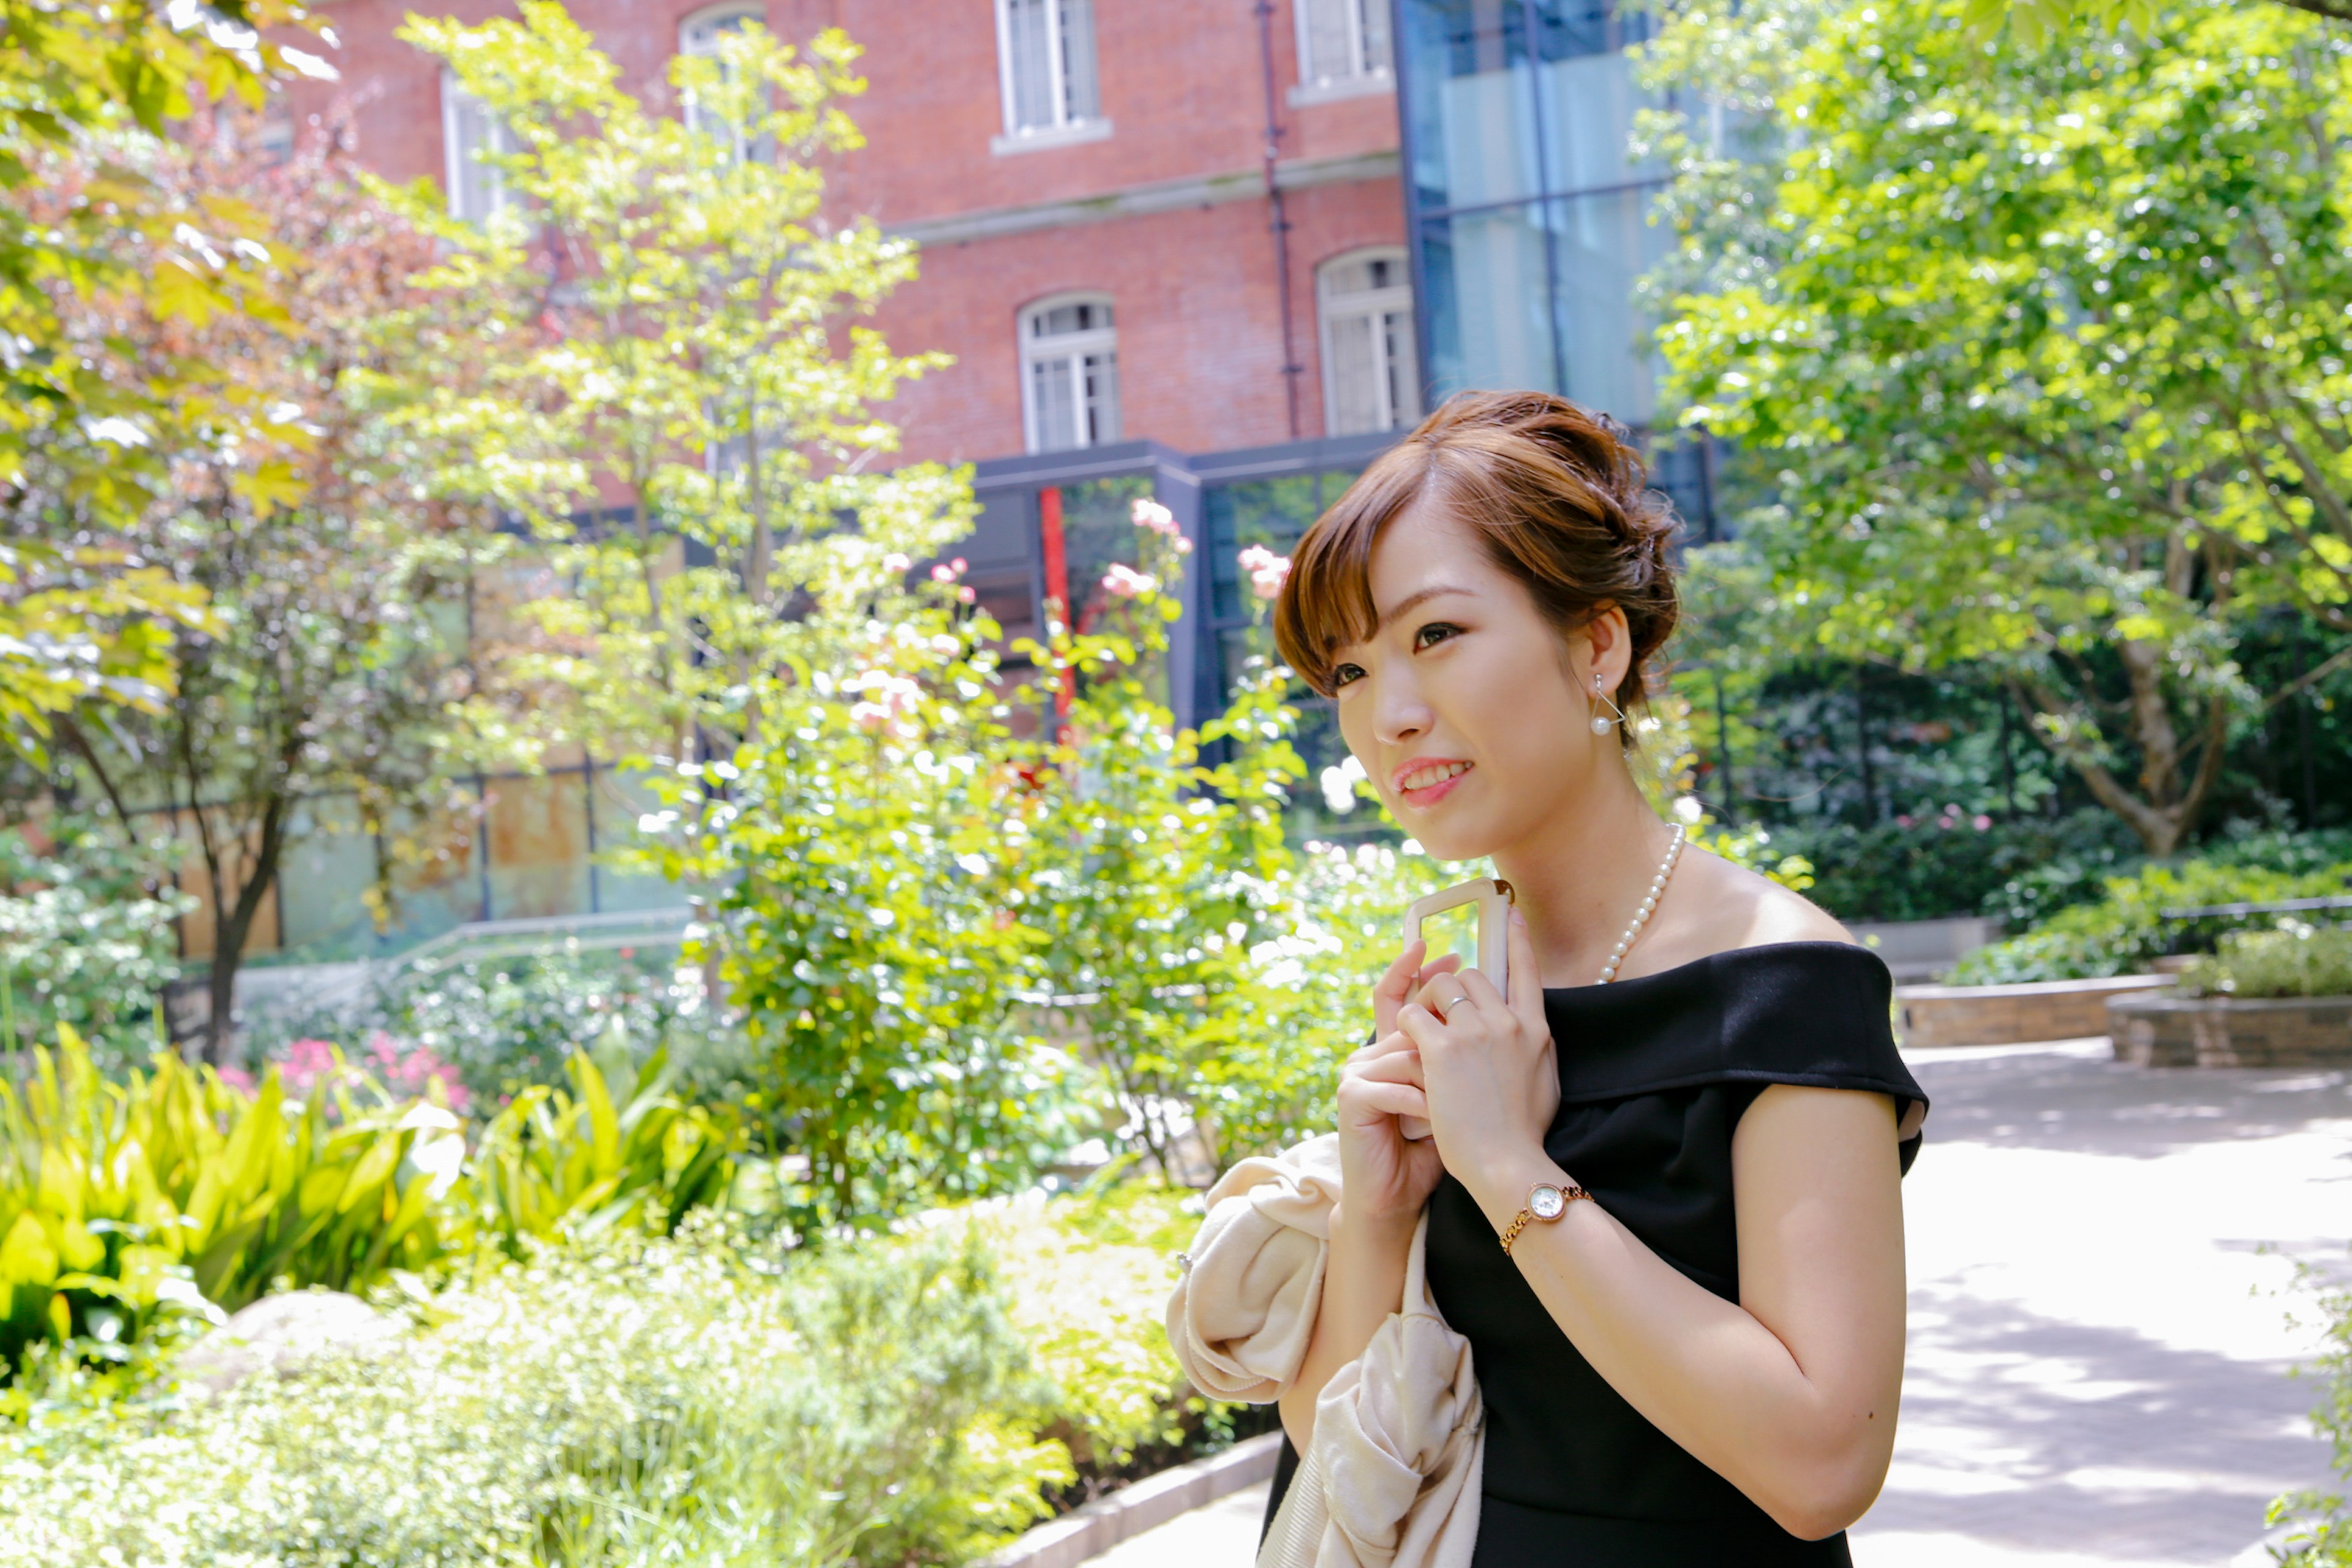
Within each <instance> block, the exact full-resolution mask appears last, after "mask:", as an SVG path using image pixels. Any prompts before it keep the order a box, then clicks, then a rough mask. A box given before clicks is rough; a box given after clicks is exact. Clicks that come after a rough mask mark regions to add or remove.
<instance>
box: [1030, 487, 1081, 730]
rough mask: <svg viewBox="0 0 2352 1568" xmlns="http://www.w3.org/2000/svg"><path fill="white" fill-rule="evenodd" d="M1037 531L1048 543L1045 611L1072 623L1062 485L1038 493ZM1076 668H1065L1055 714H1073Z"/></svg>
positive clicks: (1046, 551)
mask: <svg viewBox="0 0 2352 1568" xmlns="http://www.w3.org/2000/svg"><path fill="white" fill-rule="evenodd" d="M1037 531H1038V532H1039V533H1040V534H1042V535H1043V536H1044V540H1045V614H1046V615H1047V616H1051V617H1056V618H1058V619H1060V620H1061V621H1062V623H1063V624H1064V625H1068V624H1070V559H1069V556H1068V554H1067V553H1066V552H1065V551H1064V549H1063V547H1062V489H1061V487H1060V486H1059V485H1047V486H1045V488H1044V489H1040V490H1039V491H1038V492H1037ZM1076 679H1077V677H1076V672H1075V671H1072V670H1067V669H1066V670H1064V671H1062V679H1061V684H1060V686H1059V688H1058V689H1056V690H1055V693H1054V717H1055V718H1056V719H1067V718H1068V717H1069V716H1070V700H1071V698H1072V697H1073V696H1075V695H1076V686H1075V684H1074V683H1075V682H1076Z"/></svg>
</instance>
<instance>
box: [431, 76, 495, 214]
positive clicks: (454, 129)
mask: <svg viewBox="0 0 2352 1568" xmlns="http://www.w3.org/2000/svg"><path fill="white" fill-rule="evenodd" d="M441 91H442V94H443V96H444V98H445V100H446V104H447V108H446V111H445V112H444V114H443V116H442V127H443V133H444V134H445V135H446V136H447V137H448V138H449V160H448V162H449V167H448V179H449V212H450V216H453V217H460V218H463V219H465V220H466V221H467V222H468V223H480V222H481V221H483V220H484V219H485V218H487V217H488V216H490V214H491V213H492V212H493V211H495V210H496V209H497V206H498V184H499V174H498V171H497V170H496V169H493V168H491V167H490V166H489V165H488V164H486V163H483V162H482V154H483V153H485V152H486V151H488V150H489V149H490V146H491V125H490V117H489V116H488V114H487V113H485V112H484V111H483V109H482V105H481V100H478V99H477V98H476V97H475V96H474V95H473V94H472V93H470V92H467V90H466V89H464V88H461V87H459V86H458V85H457V82H456V80H455V79H449V80H446V81H444V82H443V83H442V87H441Z"/></svg>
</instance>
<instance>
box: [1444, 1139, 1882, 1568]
mask: <svg viewBox="0 0 2352 1568" xmlns="http://www.w3.org/2000/svg"><path fill="white" fill-rule="evenodd" d="M1538 1176H1541V1177H1542V1178H1543V1179H1547V1180H1553V1181H1560V1182H1562V1183H1563V1184H1565V1177H1564V1175H1563V1174H1562V1173H1559V1171H1558V1168H1557V1167H1556V1166H1554V1165H1552V1164H1551V1163H1550V1162H1549V1161H1548V1160H1547V1161H1542V1162H1541V1163H1539V1164H1533V1165H1532V1166H1531V1173H1529V1174H1528V1175H1526V1176H1524V1177H1513V1178H1507V1179H1503V1180H1498V1181H1495V1182H1487V1183H1481V1184H1480V1186H1481V1187H1483V1188H1484V1189H1485V1190H1484V1191H1480V1192H1477V1194H1476V1195H1477V1196H1478V1199H1479V1205H1480V1207H1481V1208H1482V1209H1484V1210H1485V1211H1486V1217H1487V1219H1488V1221H1489V1222H1490V1223H1491V1224H1492V1225H1493V1226H1495V1228H1496V1232H1497V1234H1498V1235H1499V1233H1500V1232H1501V1231H1502V1230H1503V1229H1504V1228H1505V1227H1506V1226H1508V1225H1509V1224H1510V1222H1511V1220H1512V1218H1513V1217H1514V1216H1515V1215H1517V1213H1518V1210H1519V1205H1521V1204H1522V1203H1523V1202H1524V1201H1525V1194H1526V1191H1527V1186H1528V1183H1529V1182H1531V1181H1533V1180H1535V1179H1537V1177H1538ZM1474 1191H1475V1189H1474ZM1512 1258H1513V1260H1514V1261H1515V1262H1517V1264H1518V1266H1519V1269H1520V1272H1521V1274H1522V1275H1523V1276H1524V1277H1525V1278H1526V1279H1527V1280H1528V1284H1529V1286H1530V1287H1532V1288H1533V1289H1534V1290H1535V1293H1536V1296H1537V1299H1538V1300H1540V1301H1541V1302H1542V1303H1543V1305H1544V1308H1545V1310H1547V1311H1548V1312H1549V1314H1550V1315H1551V1318H1552V1320H1553V1321H1555V1322H1556V1323H1558V1324H1559V1327H1560V1330H1561V1331H1562V1332H1564V1333H1566V1334H1567V1336H1568V1337H1569V1339H1570V1342H1572V1343H1573V1344H1574V1345H1575V1346H1576V1348H1577V1350H1578V1351H1579V1352H1580V1353H1581V1354H1582V1355H1583V1356H1584V1358H1585V1360H1586V1361H1588V1362H1590V1363H1591V1365H1592V1367H1593V1370H1594V1371H1596V1372H1598V1373H1600V1374H1601V1377H1602V1378H1604V1379H1605V1380H1607V1382H1608V1384H1609V1385H1610V1386H1611V1387H1612V1388H1613V1389H1615V1390H1616V1391H1617V1392H1618V1393H1619V1394H1621V1395H1622V1396H1623V1397H1624V1399H1625V1400H1626V1402H1627V1403H1628V1404H1630V1405H1633V1408H1634V1409H1636V1410H1638V1411H1640V1412H1641V1414H1642V1415H1643V1417H1645V1418H1646V1419H1647V1420H1649V1421H1650V1423H1651V1424H1652V1425H1654V1426H1656V1427H1658V1428H1659V1430H1661V1431H1663V1432H1664V1433H1665V1435H1666V1436H1669V1437H1671V1438H1673V1439H1674V1440H1675V1442H1676V1443H1677V1444H1679V1445H1680V1446H1681V1447H1684V1448H1685V1449H1686V1450H1687V1451H1689V1453H1690V1454H1691V1455H1692V1456H1693V1457H1694V1458H1697V1459H1698V1460H1699V1461H1700V1462H1701V1463H1703V1464H1705V1465H1706V1466H1707V1468H1710V1469H1712V1470H1714V1471H1715V1472H1716V1473H1717V1474H1718V1475H1720V1476H1722V1477H1723V1478H1724V1479H1727V1480H1728V1481H1730V1482H1731V1483H1732V1484H1733V1485H1734V1486H1736V1487H1738V1489H1740V1490H1741V1491H1742V1492H1744V1493H1745V1494H1747V1495H1748V1497H1749V1498H1750V1499H1751V1500H1754V1501H1755V1502H1756V1503H1757V1504H1758V1505H1759V1506H1760V1507H1762V1508H1763V1509H1764V1510H1765V1511H1767V1512H1768V1513H1769V1514H1770V1515H1772V1517H1773V1518H1774V1519H1775V1520H1777V1521H1779V1522H1780V1524H1781V1525H1782V1527H1783V1528H1785V1529H1788V1530H1789V1531H1791V1532H1792V1533H1794V1534H1797V1535H1801V1536H1806V1537H1809V1538H1810V1537H1814V1536H1820V1535H1827V1534H1830V1533H1832V1532H1833V1531H1837V1530H1839V1529H1842V1528H1843V1527H1844V1526H1845V1524H1847V1523H1849V1522H1851V1520H1852V1518H1853V1517H1857V1516H1859V1514H1860V1513H1861V1512H1862V1510H1864V1508H1866V1507H1867V1506H1868V1504H1869V1501H1870V1500H1871V1498H1872V1497H1874V1496H1875V1495H1876V1492H1877V1489H1878V1486H1879V1483H1880V1481H1881V1480H1882V1479H1884V1477H1885V1470H1886V1464H1887V1460H1888V1458H1889V1456H1890V1455H1891V1453H1892V1449H1893V1443H1894V1430H1895V1408H1894V1405H1895V1389H1893V1388H1891V1387H1886V1386H1884V1385H1881V1384H1877V1382H1876V1380H1874V1379H1870V1378H1867V1377H1862V1378H1857V1377H1854V1376H1852V1375H1839V1376H1832V1377H1816V1376H1813V1375H1809V1373H1808V1371H1807V1369H1806V1368H1805V1367H1804V1366H1803V1365H1802V1364H1801V1363H1800V1361H1799V1359H1798V1358H1797V1356H1796V1355H1795V1354H1793V1353H1792V1352H1791V1351H1790V1347H1789V1345H1788V1343H1786V1342H1783V1341H1782V1339H1781V1338H1780V1336H1779V1335H1777V1334H1776V1333H1774V1332H1773V1331H1772V1330H1771V1329H1770V1328H1769V1327H1767V1326H1766V1324H1765V1323H1764V1322H1762V1321H1759V1319H1758V1318H1757V1317H1756V1316H1755V1315H1754V1314H1753V1313H1752V1312H1750V1311H1749V1310H1747V1309H1746V1308H1745V1307H1743V1306H1741V1305H1740V1304H1738V1303H1737V1302H1733V1301H1727V1300H1724V1299H1723V1298H1722V1297H1720V1296H1717V1294H1715V1293H1714V1292H1713V1291H1711V1290H1709V1289H1706V1287H1704V1286H1702V1285H1699V1284H1697V1283H1696V1281H1694V1280H1692V1279H1689V1278H1687V1277H1686V1276H1685V1275H1684V1274H1683V1273H1682V1272H1681V1271H1680V1270H1678V1269H1676V1268H1675V1267H1674V1266H1673V1265H1672V1264H1670V1263H1668V1262H1666V1261H1665V1259H1664V1258H1660V1257H1659V1256H1658V1255H1657V1254H1656V1253H1655V1252H1654V1251H1652V1250H1651V1249H1650V1248H1649V1247H1647V1246H1645V1245H1644V1244H1643V1242H1642V1240H1641V1239H1640V1238H1639V1237H1636V1236H1634V1235H1633V1232H1631V1231H1630V1230H1628V1229H1627V1228H1626V1227H1625V1226H1623V1225H1622V1224H1621V1223H1620V1222H1619V1221H1618V1220H1617V1219H1615V1218H1614V1217H1613V1216H1612V1215H1609V1214H1608V1213H1606V1212H1605V1211H1604V1210H1603V1209H1602V1208H1601V1206H1600V1205H1598V1204H1596V1203H1585V1202H1577V1203H1571V1204H1570V1205H1569V1206H1568V1211H1567V1213H1565V1214H1564V1215H1561V1217H1560V1218H1559V1220H1558V1221H1557V1222H1556V1223H1553V1224H1549V1225H1530V1226H1528V1227H1527V1228H1525V1229H1524V1230H1522V1231H1521V1232H1520V1233H1519V1237H1518V1239H1517V1241H1516V1242H1515V1243H1514V1244H1513V1247H1512ZM1894 1289H1895V1291H1896V1293H1897V1295H1896V1300H1895V1304H1894V1311H1895V1321H1896V1322H1897V1324H1898V1325H1899V1321H1900V1296H1899V1292H1900V1289H1901V1283H1900V1267H1899V1262H1898V1264H1897V1268H1896V1271H1895V1277H1894ZM1897 1334H1898V1339H1897V1342H1896V1344H1897V1348H1896V1351H1895V1358H1894V1365H1895V1377H1896V1379H1897V1381H1898V1382H1899V1377H1900V1351H1899V1326H1898V1329H1897Z"/></svg>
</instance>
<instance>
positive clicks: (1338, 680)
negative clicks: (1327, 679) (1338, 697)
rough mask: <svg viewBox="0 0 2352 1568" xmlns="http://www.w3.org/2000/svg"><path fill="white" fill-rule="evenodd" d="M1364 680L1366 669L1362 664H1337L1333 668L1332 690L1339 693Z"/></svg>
mask: <svg viewBox="0 0 2352 1568" xmlns="http://www.w3.org/2000/svg"><path fill="white" fill-rule="evenodd" d="M1363 678H1364V667H1363V666H1362V665H1360V664H1335V665H1333V666H1332V667H1331V689H1332V690H1334V691H1337V690H1339V689H1340V688H1341V687H1343V686H1347V685H1350V684H1352V683H1354V682H1355V681H1358V680H1361V679H1363Z"/></svg>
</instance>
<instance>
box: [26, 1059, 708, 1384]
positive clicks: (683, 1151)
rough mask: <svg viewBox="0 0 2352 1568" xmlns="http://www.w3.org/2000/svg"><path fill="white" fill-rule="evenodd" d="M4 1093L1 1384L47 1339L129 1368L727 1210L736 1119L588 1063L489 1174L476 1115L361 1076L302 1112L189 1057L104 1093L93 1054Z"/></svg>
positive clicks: (522, 1109)
mask: <svg viewBox="0 0 2352 1568" xmlns="http://www.w3.org/2000/svg"><path fill="white" fill-rule="evenodd" d="M32 1058H33V1059H32V1070H31V1073H30V1074H29V1076H28V1077H27V1078H26V1080H25V1081H24V1082H23V1083H22V1084H21V1085H16V1086H11V1085H9V1084H7V1083H5V1082H0V1291H5V1298H0V1357H5V1361H0V1376H5V1374H6V1373H7V1371H8V1370H9V1369H10V1368H13V1367H14V1366H15V1365H16V1363H17V1362H18V1361H19V1360H20V1359H21V1358H22V1357H23V1355H24V1353H25V1352H26V1349H27V1348H28V1347H29V1346H31V1345H32V1344H33V1343H34V1342H37V1341H48V1342H57V1343H68V1342H71V1343H76V1344H79V1345H81V1346H83V1347H85V1348H87V1349H89V1350H90V1351H91V1352H93V1353H99V1354H104V1355H114V1354H117V1353H119V1352H120V1351H121V1347H123V1346H126V1345H129V1344H132V1343H135V1342H138V1341H139V1340H140V1339H142V1337H143V1336H145V1335H147V1334H149V1333H151V1332H152V1331H155V1330H157V1329H158V1328H161V1327H164V1326H167V1324H168V1322H169V1321H170V1320H171V1319H172V1318H173V1316H174V1314H177V1313H184V1312H188V1311H194V1312H197V1313H199V1314H205V1313H209V1314H213V1315H217V1314H218V1313H220V1312H222V1311H234V1310H236V1309H237V1308H239V1307H241V1306H244V1305H245V1304H246V1303H247V1302H248V1301H250V1300H254V1299H255V1298H256V1297H257V1296H259V1295H261V1294H263V1293H264V1292H266V1291H268V1290H271V1289H285V1288H289V1287H300V1286H304V1285H324V1286H328V1287H330V1288H331V1289H350V1290H363V1289H367V1288H368V1287H369V1286H370V1285H372V1284H374V1283H376V1282H377V1281H380V1280H382V1279H384V1278H386V1277H387V1276H388V1275H389V1274H390V1273H392V1271H394V1270H395V1269H404V1270H409V1271H415V1270H418V1269H422V1268H426V1267H428V1266H430V1265H432V1264H434V1263H435V1262H436V1261H437V1260H439V1259H440V1258H442V1257H443V1256H444V1255H445V1254H446V1253H449V1252H451V1251H471V1250H474V1249H476V1248H489V1249H496V1250H503V1251H506V1252H509V1253H520V1251H521V1250H522V1249H523V1247H524V1244H525V1242H526V1239H528V1238H543V1237H551V1236H557V1235H576V1236H587V1235H593V1234H595V1233H598V1232H601V1231H604V1230H607V1229H611V1228H614V1227H616V1226H621V1225H623V1224H624V1223H626V1224H629V1225H647V1224H649V1225H652V1226H655V1227H656V1228H658V1229H662V1230H667V1229H670V1228H673V1227H675V1226H677V1224H678V1223H679V1222H680V1220H681V1219H683V1217H684V1216H685V1215H686V1213H687V1211H688V1209H690V1208H691V1207H693V1206H694V1205H697V1204H704V1203H716V1202H719V1201H721V1200H723V1199H724V1198H725V1197H726V1196H727V1194H728V1191H729V1187H730V1181H731V1180H732V1177H733V1175H734V1166H733V1165H732V1164H731V1163H730V1158H729V1156H730V1154H731V1153H732V1152H734V1150H735V1149H736V1147H737V1146H738V1144H739V1142H740V1138H739V1136H738V1134H737V1131H736V1129H735V1125H734V1123H733V1121H732V1120H731V1119H730V1118H728V1117H726V1116H725V1115H723V1114H721V1113H717V1112H713V1111H709V1110H704V1109H702V1108H699V1107H690V1106H688V1105H685V1104H682V1103H681V1102H679V1101H678V1100H676V1099H675V1098H673V1097H671V1096H670V1095H669V1094H668V1093H667V1087H666V1083H665V1080H664V1079H663V1077H662V1075H661V1071H660V1067H661V1064H660V1062H659V1060H658V1059H656V1061H655V1062H653V1063H652V1064H650V1067H651V1070H649V1071H648V1072H646V1074H644V1075H643V1076H642V1077H640V1076H639V1075H638V1074H636V1073H635V1072H634V1071H633V1070H632V1069H630V1068H628V1067H627V1066H626V1065H625V1064H624V1063H614V1064H613V1065H611V1066H610V1067H604V1068H600V1067H598V1066H597V1065H596V1064H594V1063H593V1062H592V1061H591V1060H590V1059H589V1058H587V1057H586V1056H584V1055H578V1054H575V1055H574V1057H573V1058H572V1061H571V1063H570V1064H569V1068H568V1071H569V1073H570V1077H571V1079H572V1088H573V1092H572V1094H569V1095H567V1094H564V1093H562V1092H561V1091H558V1090H552V1089H545V1088H532V1089H526V1090H525V1091H524V1093H523V1094H522V1095H521V1096H520V1098H518V1099H517V1100H515V1101H514V1102H513V1103H512V1104H511V1105H509V1106H508V1107H507V1108H506V1109H505V1110H503V1111H502V1112H500V1113H499V1116H498V1117H497V1118H495V1119H494V1120H493V1121H491V1122H490V1124H489V1125H488V1128H486V1129H485V1130H484V1131H483V1133H482V1136H481V1139H480V1141H479V1142H478V1146H477V1148H476V1150H475V1151H474V1153H473V1155H472V1156H471V1157H470V1158H468V1157H467V1152H466V1146H465V1142H464V1137H463V1134H462V1131H461V1130H460V1126H459V1123H458V1121H457V1118H456V1117H455V1116H454V1115H452V1114H451V1113H450V1112H449V1111H448V1110H445V1109H443V1108H442V1107H440V1106H437V1105H435V1104H434V1103H432V1102H431V1101H430V1100H415V1101H407V1102H403V1101H400V1100H394V1098H393V1097H391V1096H389V1095H387V1094H386V1093H385V1092H384V1091H383V1088H382V1086H381V1085H379V1084H376V1083H375V1082H373V1080H371V1079H368V1078H367V1077H366V1076H365V1075H364V1074H361V1073H359V1072H357V1071H355V1070H354V1069H352V1068H348V1067H344V1066H342V1065H341V1062H340V1059H338V1061H337V1064H336V1066H337V1070H335V1071H332V1072H329V1073H325V1074H321V1075H320V1077H319V1079H318V1081H317V1082H316V1083H315V1084H314V1085H313V1086H312V1088H311V1089H310V1095H309V1097H308V1099H307V1100H304V1101H302V1102H301V1103H300V1104H299V1107H297V1106H296V1105H295V1104H293V1103H292V1102H289V1100H288V1099H287V1097H286V1093H285V1089H284V1087H283V1085H282V1084H281V1082H280V1080H279V1077H278V1073H277V1071H276V1070H275V1069H272V1070H271V1071H269V1072H268V1073H267V1074H265V1075H264V1076H263V1078H262V1080H261V1083H260V1084H259V1086H258V1087H257V1088H256V1089H252V1090H250V1091H247V1090H246V1089H241V1088H239V1087H237V1086H236V1085H235V1084H233V1083H231V1082H229V1081H228V1080H227V1079H225V1078H224V1077H223V1076H222V1075H221V1074H220V1073H218V1072H215V1071H214V1070H213V1069H212V1068H188V1067H186V1066H184V1064H182V1063H181V1062H180V1061H179V1059H178V1058H174V1057H171V1056H168V1055H164V1056H158V1057H157V1058H155V1063H154V1070H153V1073H152V1076H150V1075H148V1074H144V1073H139V1072H133V1073H131V1074H130V1075H129V1077H128V1079H127V1080H125V1081H123V1082H119V1083H118V1082H110V1081H109V1080H107V1079H104V1078H102V1077H101V1076H100V1074H99V1072H98V1070H97V1068H96V1067H95V1066H94V1065H93V1063H92V1062H91V1060H90V1057H89V1051H88V1050H87V1049H86V1048H85V1047H84V1046H83V1044H82V1042H81V1040H80V1038H79V1037H78V1036H77V1035H75V1034H74V1033H73V1031H72V1030H71V1029H70V1028H69V1027H68V1028H65V1029H62V1030H61V1031H60V1041H59V1050H58V1054H57V1055H56V1056H55V1057H54V1058H53V1057H52V1056H51V1055H50V1053H48V1052H47V1051H46V1050H37V1051H35V1052H34V1053H33V1054H32Z"/></svg>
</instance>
